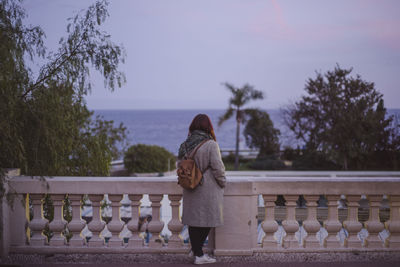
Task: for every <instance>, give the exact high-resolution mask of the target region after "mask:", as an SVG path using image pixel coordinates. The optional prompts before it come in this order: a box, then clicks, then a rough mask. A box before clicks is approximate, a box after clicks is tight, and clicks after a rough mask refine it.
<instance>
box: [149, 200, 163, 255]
mask: <svg viewBox="0 0 400 267" xmlns="http://www.w3.org/2000/svg"><path fill="white" fill-rule="evenodd" d="M162 198H163V195H149V199H150V201H151V209H152V216H153V218H152V220H151V222H150V223H149V225H148V227H147V229H149V232H150V233H151V234H152V236H151V238H150V241H149V247H151V248H160V247H162V243H161V242H160V243H158V242H156V240H157V239H160V232H161V231H162V229H163V227H164V222H162V221H161V220H160V207H161V203H160V202H161V200H162Z"/></svg>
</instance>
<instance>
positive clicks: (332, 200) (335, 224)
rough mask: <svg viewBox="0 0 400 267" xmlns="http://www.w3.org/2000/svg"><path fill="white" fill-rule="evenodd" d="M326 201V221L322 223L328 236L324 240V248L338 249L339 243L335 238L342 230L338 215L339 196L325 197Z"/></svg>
mask: <svg viewBox="0 0 400 267" xmlns="http://www.w3.org/2000/svg"><path fill="white" fill-rule="evenodd" d="M326 199H327V200H328V219H327V220H326V221H325V222H324V227H325V229H326V231H327V232H328V236H327V237H326V238H325V240H324V242H325V247H326V248H340V241H339V239H338V238H337V236H336V235H337V233H338V232H339V231H340V229H341V228H342V224H341V223H340V222H339V214H338V200H339V199H340V195H327V196H326Z"/></svg>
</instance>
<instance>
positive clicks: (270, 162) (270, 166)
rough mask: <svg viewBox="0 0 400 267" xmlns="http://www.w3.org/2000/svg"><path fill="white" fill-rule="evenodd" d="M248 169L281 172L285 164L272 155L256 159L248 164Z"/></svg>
mask: <svg viewBox="0 0 400 267" xmlns="http://www.w3.org/2000/svg"><path fill="white" fill-rule="evenodd" d="M249 167H250V168H251V169H254V170H282V169H285V168H286V166H285V164H284V163H283V162H282V161H281V160H280V159H278V158H277V157H276V156H273V155H271V156H267V157H263V158H258V159H256V160H255V161H254V162H252V163H250V165H249Z"/></svg>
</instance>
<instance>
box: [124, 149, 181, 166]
mask: <svg viewBox="0 0 400 267" xmlns="http://www.w3.org/2000/svg"><path fill="white" fill-rule="evenodd" d="M175 161H176V160H175V156H174V155H173V154H172V153H171V152H169V151H168V150H166V149H165V148H163V147H160V146H155V145H151V146H150V145H143V144H138V145H134V146H131V147H130V148H129V149H128V150H127V151H126V153H125V157H124V165H125V168H126V169H127V170H128V173H143V172H165V171H168V170H172V169H174V168H175ZM168 164H169V165H168Z"/></svg>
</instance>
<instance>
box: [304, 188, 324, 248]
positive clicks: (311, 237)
mask: <svg viewBox="0 0 400 267" xmlns="http://www.w3.org/2000/svg"><path fill="white" fill-rule="evenodd" d="M304 198H305V200H306V201H307V220H305V221H304V222H303V226H304V229H305V230H306V232H307V236H306V237H305V238H304V247H306V248H319V247H321V245H320V243H319V240H318V239H317V235H316V234H317V232H318V231H319V230H320V229H321V224H320V223H319V222H318V220H317V207H318V203H317V201H318V199H319V196H318V195H305V196H304Z"/></svg>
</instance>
